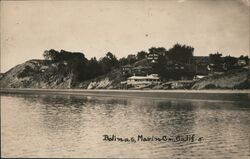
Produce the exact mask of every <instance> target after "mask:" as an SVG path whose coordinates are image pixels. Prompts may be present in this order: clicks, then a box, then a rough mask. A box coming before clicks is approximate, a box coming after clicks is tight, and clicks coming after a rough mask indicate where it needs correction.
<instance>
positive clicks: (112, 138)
mask: <svg viewBox="0 0 250 159" xmlns="http://www.w3.org/2000/svg"><path fill="white" fill-rule="evenodd" d="M103 141H107V142H131V143H136V142H190V143H191V142H202V141H204V137H198V136H197V135H195V134H191V135H176V136H154V135H153V136H144V135H137V136H133V137H119V136H116V135H103Z"/></svg>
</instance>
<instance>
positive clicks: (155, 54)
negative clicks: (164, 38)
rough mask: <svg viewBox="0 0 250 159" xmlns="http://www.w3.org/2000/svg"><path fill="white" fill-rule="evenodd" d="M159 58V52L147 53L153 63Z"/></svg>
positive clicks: (148, 58)
mask: <svg viewBox="0 0 250 159" xmlns="http://www.w3.org/2000/svg"><path fill="white" fill-rule="evenodd" d="M158 58H159V54H157V53H149V54H148V55H147V60H148V61H149V62H151V63H156V62H157V60H158Z"/></svg>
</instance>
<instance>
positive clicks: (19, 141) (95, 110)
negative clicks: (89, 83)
mask: <svg viewBox="0 0 250 159" xmlns="http://www.w3.org/2000/svg"><path fill="white" fill-rule="evenodd" d="M193 134H194V135H195V141H194V142H192V141H191V140H189V141H177V139H176V137H177V138H178V135H180V136H181V137H185V136H186V135H193ZM103 135H109V137H110V138H111V135H115V136H116V137H117V138H123V139H124V138H129V139H131V138H132V137H134V139H135V140H136V141H135V142H121V141H103V139H104V137H103ZM138 135H143V136H144V137H151V136H155V137H159V138H161V137H163V136H166V137H167V138H172V139H173V140H167V141H155V140H154V141H142V140H141V138H140V139H139V141H138ZM1 138H2V140H1V151H2V152H1V153H2V156H4V157H146V158H152V157H154V158H159V157H164V158H197V159H198V158H199V159H200V158H237V159H238V158H246V159H249V158H250V106H249V103H247V102H237V103H236V102H215V101H184V100H167V99H166V100H152V99H150V100H149V99H138V98H137V99H136V98H124V99H123V98H111V97H84V96H78V97H76V96H56V95H55V96H51V95H49V96H47V95H2V96H1ZM198 138H199V139H200V141H198Z"/></svg>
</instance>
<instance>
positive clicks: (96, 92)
mask: <svg viewBox="0 0 250 159" xmlns="http://www.w3.org/2000/svg"><path fill="white" fill-rule="evenodd" d="M0 92H1V94H54V95H57V94H58V95H82V96H103V97H107V96H108V97H119V98H120V97H121V98H138V97H139V98H153V99H154V98H157V99H186V100H218V101H249V102H250V90H113V89H112V90H111V89H109V90H107V89H93V90H87V89H33V88H1V91H0Z"/></svg>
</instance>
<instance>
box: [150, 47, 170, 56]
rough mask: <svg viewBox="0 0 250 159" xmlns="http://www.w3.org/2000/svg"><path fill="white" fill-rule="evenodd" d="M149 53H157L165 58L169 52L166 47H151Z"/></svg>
mask: <svg viewBox="0 0 250 159" xmlns="http://www.w3.org/2000/svg"><path fill="white" fill-rule="evenodd" d="M148 51H149V53H156V54H158V55H163V56H165V54H166V53H167V50H166V49H165V48H164V47H151V48H150V49H148Z"/></svg>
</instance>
